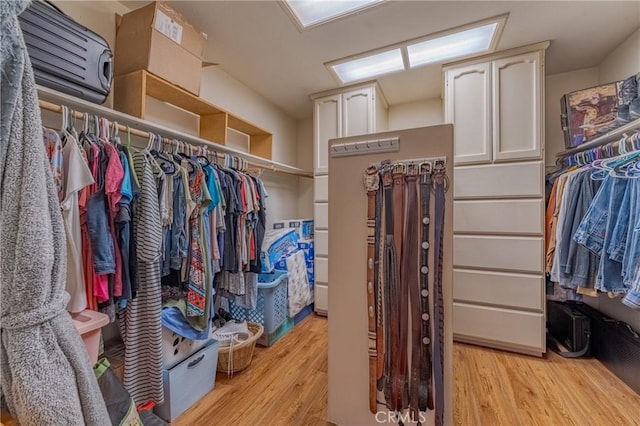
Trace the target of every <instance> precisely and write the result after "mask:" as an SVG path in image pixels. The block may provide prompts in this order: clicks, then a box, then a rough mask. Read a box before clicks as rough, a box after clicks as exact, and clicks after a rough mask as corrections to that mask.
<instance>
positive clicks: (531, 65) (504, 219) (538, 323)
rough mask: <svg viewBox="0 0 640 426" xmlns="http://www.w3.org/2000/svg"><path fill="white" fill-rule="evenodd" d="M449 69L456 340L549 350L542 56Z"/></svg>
mask: <svg viewBox="0 0 640 426" xmlns="http://www.w3.org/2000/svg"><path fill="white" fill-rule="evenodd" d="M547 47H548V43H547V42H545V43H538V44H536V45H532V46H526V47H523V48H518V49H511V50H510V51H506V52H500V53H496V54H492V55H486V56H484V57H482V58H477V59H474V60H471V61H466V62H458V63H453V64H449V65H445V66H444V75H445V85H446V86H445V90H444V94H445V102H444V109H445V121H446V122H447V123H452V124H453V125H454V159H453V160H454V186H453V197H454V223H453V227H454V247H453V249H454V259H453V263H454V283H453V286H454V288H453V294H454V308H453V311H454V315H453V330H454V338H455V339H457V340H459V341H464V342H469V343H475V344H480V345H485V346H491V347H496V348H501V349H508V350H513V351H517V352H523V353H528V354H533V355H541V354H542V353H544V352H545V351H546V342H545V304H544V293H545V291H544V286H545V279H544V263H545V262H544V259H545V258H544V162H543V159H544V118H543V117H544V115H543V112H544V111H543V105H544V52H545V49H546V48H547Z"/></svg>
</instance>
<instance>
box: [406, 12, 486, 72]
mask: <svg viewBox="0 0 640 426" xmlns="http://www.w3.org/2000/svg"><path fill="white" fill-rule="evenodd" d="M497 28H498V23H497V22H493V23H491V24H487V25H483V26H481V27H476V28H470V29H468V30H464V31H460V32H456V33H453V34H449V35H446V36H442V37H437V38H432V39H429V40H425V41H422V42H419V43H415V44H411V45H408V46H407V54H408V56H409V66H410V67H411V68H414V67H418V66H421V65H426V64H431V63H437V62H444V61H447V60H449V59H454V58H460V57H464V56H469V55H473V54H477V53H483V52H487V51H488V50H489V49H490V47H491V42H492V40H493V38H494V35H495V33H496V30H497Z"/></svg>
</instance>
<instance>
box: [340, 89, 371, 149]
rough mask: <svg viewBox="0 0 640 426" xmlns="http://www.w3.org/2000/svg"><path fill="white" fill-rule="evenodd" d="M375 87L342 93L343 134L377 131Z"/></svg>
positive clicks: (362, 133)
mask: <svg viewBox="0 0 640 426" xmlns="http://www.w3.org/2000/svg"><path fill="white" fill-rule="evenodd" d="M374 94H375V90H374V88H373V87H365V88H362V89H357V90H352V91H349V92H345V93H343V94H342V120H343V121H342V124H343V127H342V136H343V137H347V136H357V135H365V134H367V133H373V132H374V131H375V122H374V121H375V114H374V108H373V105H374Z"/></svg>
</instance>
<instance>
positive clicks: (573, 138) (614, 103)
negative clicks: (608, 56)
mask: <svg viewBox="0 0 640 426" xmlns="http://www.w3.org/2000/svg"><path fill="white" fill-rule="evenodd" d="M622 83H623V82H622V81H617V82H613V83H609V84H603V85H600V86H596V87H590V88H588V89H582V90H576V91H575V92H571V93H568V94H566V95H564V96H563V97H562V99H561V100H560V109H561V118H560V119H561V123H562V130H563V132H564V142H565V148H571V147H574V146H578V145H581V144H583V143H585V142H587V141H589V140H591V139H594V138H596V137H598V136H600V135H602V134H604V133H607V132H609V131H611V130H613V129H615V128H616V127H618V126H619V123H618V108H619V107H620V100H621V96H620V92H621V89H622Z"/></svg>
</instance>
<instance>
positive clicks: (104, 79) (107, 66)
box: [98, 50, 113, 93]
mask: <svg viewBox="0 0 640 426" xmlns="http://www.w3.org/2000/svg"><path fill="white" fill-rule="evenodd" d="M98 70H99V72H100V84H102V88H103V89H104V90H106V91H107V93H109V91H110V90H111V79H112V78H113V62H112V55H111V51H109V50H105V51H104V52H102V55H100V60H99V62H98Z"/></svg>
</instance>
